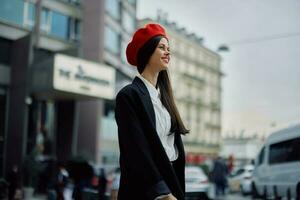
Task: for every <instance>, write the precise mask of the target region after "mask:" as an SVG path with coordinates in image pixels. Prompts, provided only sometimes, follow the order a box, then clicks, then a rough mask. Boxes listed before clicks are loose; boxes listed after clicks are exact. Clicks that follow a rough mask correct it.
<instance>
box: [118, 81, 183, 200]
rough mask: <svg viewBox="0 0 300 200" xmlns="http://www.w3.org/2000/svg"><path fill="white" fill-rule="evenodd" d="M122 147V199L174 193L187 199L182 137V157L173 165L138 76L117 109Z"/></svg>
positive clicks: (147, 199) (151, 199) (177, 138)
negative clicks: (185, 196)
mask: <svg viewBox="0 0 300 200" xmlns="http://www.w3.org/2000/svg"><path fill="white" fill-rule="evenodd" d="M115 117H116V122H117V124H118V139H119V147H120V168H121V179H120V188H119V194H118V199H119V200H135V199H139V200H140V199H143V200H154V199H155V198H156V197H157V196H159V195H162V194H167V193H172V194H173V195H174V196H175V197H176V198H177V199H178V200H184V194H185V180H184V177H185V176H184V166H185V153H184V148H183V144H182V140H181V135H180V134H179V133H175V144H176V146H177V149H178V158H177V160H176V161H175V163H174V164H173V166H172V164H171V162H170V161H169V158H168V156H167V154H166V152H165V150H164V148H163V145H162V143H161V141H160V138H159V136H158V134H157V132H156V127H155V124H156V123H155V113H154V108H153V104H152V101H151V98H150V94H149V92H148V90H147V88H146V86H145V85H144V83H143V82H142V80H141V79H140V78H138V77H135V79H134V80H133V82H132V84H129V85H127V86H125V87H124V88H122V89H121V91H120V92H119V93H118V94H117V97H116V109H115Z"/></svg>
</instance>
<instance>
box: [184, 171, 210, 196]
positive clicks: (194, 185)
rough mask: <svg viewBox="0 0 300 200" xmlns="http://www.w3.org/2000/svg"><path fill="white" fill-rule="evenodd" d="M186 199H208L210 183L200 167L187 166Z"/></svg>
mask: <svg viewBox="0 0 300 200" xmlns="http://www.w3.org/2000/svg"><path fill="white" fill-rule="evenodd" d="M185 186H186V197H187V198H186V199H200V198H201V199H208V193H209V190H210V183H209V181H208V177H207V176H206V175H205V173H204V172H203V170H202V169H201V168H200V167H196V166H186V167H185Z"/></svg>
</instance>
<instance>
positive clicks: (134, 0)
mask: <svg viewBox="0 0 300 200" xmlns="http://www.w3.org/2000/svg"><path fill="white" fill-rule="evenodd" d="M128 2H129V3H130V4H131V5H135V4H136V0H128Z"/></svg>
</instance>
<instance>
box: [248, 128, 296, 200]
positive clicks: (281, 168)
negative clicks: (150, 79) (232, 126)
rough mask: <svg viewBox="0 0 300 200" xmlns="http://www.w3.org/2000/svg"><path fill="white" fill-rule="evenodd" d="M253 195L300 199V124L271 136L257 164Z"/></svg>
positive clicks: (267, 197)
mask: <svg viewBox="0 0 300 200" xmlns="http://www.w3.org/2000/svg"><path fill="white" fill-rule="evenodd" d="M252 193H253V195H254V196H255V197H262V198H264V199H269V198H275V199H281V198H283V197H285V198H287V199H297V200H299V199H300V124H299V125H296V126H293V127H289V128H286V129H283V130H280V131H277V132H274V133H273V134H271V135H270V136H269V137H268V138H267V140H266V142H265V144H264V146H263V147H262V149H261V151H260V152H259V154H258V156H257V158H256V160H255V168H254V171H253V183H252Z"/></svg>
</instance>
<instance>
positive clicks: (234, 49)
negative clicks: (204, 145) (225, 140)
mask: <svg viewBox="0 0 300 200" xmlns="http://www.w3.org/2000/svg"><path fill="white" fill-rule="evenodd" d="M158 9H161V10H162V11H163V12H166V13H167V14H168V20H170V21H174V22H176V23H177V24H178V25H179V26H180V27H185V28H186V29H187V31H188V32H191V33H195V34H196V35H198V36H200V37H203V38H204V45H205V46H206V47H208V48H210V49H211V50H216V49H217V48H218V46H220V45H221V44H228V46H229V49H230V51H229V52H220V55H221V56H222V59H223V60H222V64H221V69H222V71H223V73H225V76H224V77H223V79H222V87H223V93H222V134H223V135H239V134H240V133H241V132H244V135H249V136H250V135H253V134H258V135H264V134H267V135H268V134H269V133H270V132H272V131H274V130H275V129H280V128H281V127H286V126H288V125H291V124H295V123H298V122H300V92H299V86H300V23H299V22H300V1H299V0H248V1H245V0H223V1H220V0H138V4H137V17H138V18H140V19H141V18H145V17H150V18H153V19H155V18H156V15H157V10H158ZM275 38H277V39H275ZM246 41H248V42H246ZM255 41H256V42H255Z"/></svg>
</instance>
